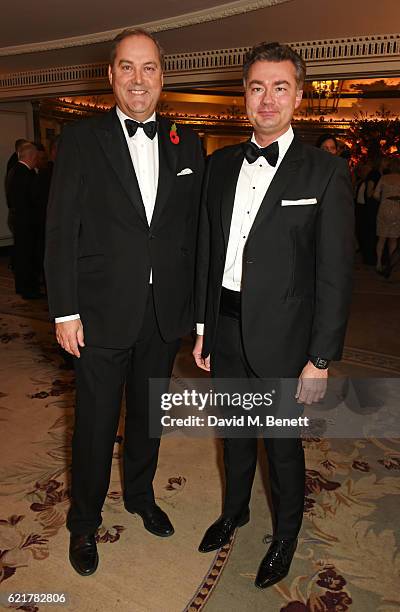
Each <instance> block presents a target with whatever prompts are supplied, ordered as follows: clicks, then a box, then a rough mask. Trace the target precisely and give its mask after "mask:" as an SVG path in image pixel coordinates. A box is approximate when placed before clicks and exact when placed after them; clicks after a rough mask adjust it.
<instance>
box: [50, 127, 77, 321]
mask: <svg viewBox="0 0 400 612" xmlns="http://www.w3.org/2000/svg"><path fill="white" fill-rule="evenodd" d="M83 182H84V177H83V175H82V172H81V160H80V152H79V147H78V144H77V141H76V138H75V136H74V128H73V127H72V126H66V127H65V128H64V131H63V134H62V137H61V140H60V144H59V147H58V153H57V159H56V162H55V166H54V171H53V177H52V183H51V189H50V195H49V204H48V209H47V223H46V253H45V273H46V282H47V293H48V300H49V311H50V316H51V318H55V317H62V316H67V315H71V314H74V313H77V312H79V305H78V289H77V264H78V237H79V228H80V195H81V190H82V187H83Z"/></svg>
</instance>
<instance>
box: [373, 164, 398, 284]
mask: <svg viewBox="0 0 400 612" xmlns="http://www.w3.org/2000/svg"><path fill="white" fill-rule="evenodd" d="M374 198H375V199H376V200H377V201H378V202H379V203H380V204H379V210H378V216H377V232H376V233H377V235H378V242H377V245H376V271H377V272H378V274H384V275H385V276H388V275H389V274H388V273H387V272H388V270H389V273H390V263H389V267H388V270H386V269H384V268H383V266H382V255H383V250H384V248H385V243H386V241H387V243H388V252H389V262H390V261H391V259H392V256H393V253H394V252H395V251H396V249H397V243H398V239H399V237H400V157H399V156H396V157H393V158H391V159H390V160H389V172H388V174H384V175H383V176H382V177H381V178H380V180H379V182H378V184H377V186H376V188H375V191H374Z"/></svg>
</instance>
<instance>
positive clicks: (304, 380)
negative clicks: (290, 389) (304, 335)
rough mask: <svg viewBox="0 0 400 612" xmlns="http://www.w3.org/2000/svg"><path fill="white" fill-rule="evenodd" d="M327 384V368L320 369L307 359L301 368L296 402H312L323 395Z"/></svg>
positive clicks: (320, 398) (308, 403)
mask: <svg viewBox="0 0 400 612" xmlns="http://www.w3.org/2000/svg"><path fill="white" fill-rule="evenodd" d="M327 386H328V369H326V370H320V369H319V368H316V367H315V365H314V364H312V363H311V361H309V362H308V363H306V365H305V366H304V368H303V371H302V373H301V374H300V377H299V382H298V385H297V391H296V395H295V397H296V399H297V403H298V404H307V405H310V404H313V403H317V402H320V401H321V400H322V399H324V397H325V393H326V388H327Z"/></svg>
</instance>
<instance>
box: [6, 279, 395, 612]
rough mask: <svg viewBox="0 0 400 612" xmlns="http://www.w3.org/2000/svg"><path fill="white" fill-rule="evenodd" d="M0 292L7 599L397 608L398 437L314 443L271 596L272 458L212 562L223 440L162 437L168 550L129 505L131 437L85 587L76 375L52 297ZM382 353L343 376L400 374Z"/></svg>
mask: <svg viewBox="0 0 400 612" xmlns="http://www.w3.org/2000/svg"><path fill="white" fill-rule="evenodd" d="M0 288H1V297H0V348H1V361H0V431H1V434H0V435H1V446H0V448H1V465H0V595H1V594H7V593H11V592H40V593H43V592H62V591H64V590H68V592H69V593H68V595H69V600H68V601H67V605H63V606H56V605H53V606H52V608H53V609H60V610H74V612H75V611H78V612H80V611H81V610H82V611H85V612H86V611H89V612H90V611H92V610H93V611H95V610H96V611H97V610H104V609H107V610H122V612H125V611H126V612H131V611H133V612H153V611H154V612H155V611H156V610H157V611H159V610H162V612H181V611H182V610H184V609H185V610H187V611H188V612H195V611H199V610H202V609H205V610H206V612H225V610H229V612H246V611H247V610H248V611H249V612H250V611H251V612H258V611H260V612H261V611H264V610H271V611H272V612H347V611H349V612H395V611H396V610H400V589H399V585H400V530H399V526H400V519H399V515H400V513H399V507H400V504H399V502H400V497H399V496H400V440H398V439H390V440H387V439H386V440H383V439H374V438H369V439H367V438H365V439H353V440H326V439H321V438H317V437H315V438H308V439H305V440H304V447H305V452H306V465H307V474H306V476H307V481H306V482H307V484H306V496H305V508H304V523H303V528H302V531H301V534H300V540H299V545H298V548H297V551H296V554H295V558H294V561H293V566H292V570H291V572H290V574H289V576H288V577H287V578H286V579H285V580H284V581H282V582H281V583H279V584H278V585H275V587H273V588H272V589H268V590H267V591H258V590H256V589H255V588H254V586H253V581H254V578H255V573H256V570H257V565H258V562H259V561H260V559H261V558H262V556H263V555H264V554H265V550H266V545H268V542H269V541H270V537H271V534H270V532H271V525H270V512H269V510H268V505H267V501H266V492H265V483H266V482H267V480H268V479H267V477H266V467H265V466H264V465H263V464H262V459H261V464H260V466H259V468H258V470H257V475H256V480H255V484H254V488H253V496H252V503H251V521H250V524H249V525H246V526H245V527H243V528H241V529H240V530H238V532H237V534H236V537H235V539H234V541H232V543H231V545H229V546H227V547H224V549H222V550H221V551H219V553H218V554H217V555H216V556H215V557H213V558H212V557H210V556H207V555H200V554H199V553H197V551H196V549H197V545H198V542H199V541H200V539H201V536H202V534H203V532H204V529H205V527H207V526H208V525H209V524H210V522H211V521H212V520H214V519H215V518H216V517H217V516H218V514H219V509H220V502H221V493H220V490H221V486H220V473H219V469H218V467H217V463H218V461H217V459H218V449H217V446H216V445H215V443H214V441H212V440H204V439H202V440H194V439H189V440H188V439H186V438H184V437H183V436H182V438H181V439H179V438H176V437H175V438H172V437H166V438H165V439H164V440H163V443H162V452H161V454H160V463H159V470H158V474H157V481H156V483H155V490H156V496H157V501H158V503H159V504H160V506H161V507H163V509H164V510H166V511H168V513H169V514H170V516H171V518H172V520H173V522H174V524H175V527H176V531H177V533H176V534H175V536H174V538H168V539H167V540H168V541H167V542H161V541H160V539H159V538H154V537H153V536H150V535H149V534H148V533H146V532H145V531H144V530H143V527H142V525H141V521H140V520H139V519H138V518H137V517H134V516H131V515H129V514H128V513H126V512H125V511H124V509H123V503H122V495H121V484H120V474H119V454H120V448H121V444H122V442H123V429H121V430H120V431H119V432H118V436H117V438H116V441H115V447H114V461H113V472H112V478H111V483H110V489H109V492H108V495H107V499H106V503H105V508H104V513H103V525H102V526H101V528H100V529H99V531H98V534H97V542H98V544H99V552H100V566H99V570H98V571H97V572H96V574H95V575H94V576H92V577H90V578H88V579H83V582H84V585H82V578H81V577H79V576H78V575H77V574H75V573H74V572H73V570H72V569H71V568H70V566H69V564H68V561H67V547H68V536H67V532H66V530H65V517H66V513H67V510H68V507H69V465H70V460H71V457H70V442H71V436H72V427H73V405H74V379H73V373H72V372H71V370H69V369H67V365H66V363H65V362H64V359H63V357H62V355H61V353H60V351H59V349H58V347H57V345H56V344H55V342H54V339H53V330H52V327H51V325H49V323H48V320H47V310H46V304H45V302H44V301H43V300H38V301H37V302H34V303H28V302H23V301H22V300H20V299H18V298H16V297H15V296H14V295H13V293H12V287H11V282H10V279H9V277H7V275H4V274H3V276H2V275H1V274H0ZM392 291H393V288H392ZM391 299H397V300H399V299H400V295H393V296H391ZM384 349H385V347H382V350H381V353H379V354H378V353H377V352H373V353H372V352H369V351H368V350H365V349H363V348H362V347H361V348H360V349H359V350H355V351H353V352H352V353H351V355H350V358H349V360H348V364H347V365H346V363H345V364H344V369H345V370H346V368H350V370H351V368H352V367H355V366H354V364H355V363H357V364H358V370H357V375H359V372H360V371H362V369H363V368H364V370H365V373H366V375H369V372H371V371H372V370H368V368H372V367H377V368H378V369H380V370H381V371H382V372H383V373H381V375H382V376H385V375H391V376H395V375H396V374H397V375H399V374H400V371H397V370H396V367H397V365H396V364H397V361H396V360H392V359H390V355H387V354H386V352H385V350H384ZM348 351H349V352H348V355H349V354H350V349H348ZM363 360H364V361H363ZM190 363H191V359H190V350H189V347H188V346H186V345H184V348H183V351H182V352H181V353H180V355H179V356H178V359H177V365H176V377H177V378H176V380H177V381H178V382H179V377H181V378H184V377H185V376H186V377H188V378H189V377H192V375H193V372H192V371H191V370H190V367H191V366H190ZM352 364H353V365H352ZM388 364H389V365H388ZM386 367H387V368H388V371H387V372H386V374H385V368H386ZM389 370H390V372H389ZM349 375H351V373H349ZM373 375H375V376H376V375H377V374H376V371H374V372H373ZM87 581H89V582H87ZM155 581H156V583H157V589H153V585H154V582H155ZM87 585H89V588H88V586H87ZM1 605H3V606H4V608H5V609H19V610H25V612H41V610H43V609H45V606H44V605H43V606H42V604H39V603H30V604H25V605H24V604H17V603H11V602H9V603H7V602H6V600H5V599H4V597H3V598H2V599H1Z"/></svg>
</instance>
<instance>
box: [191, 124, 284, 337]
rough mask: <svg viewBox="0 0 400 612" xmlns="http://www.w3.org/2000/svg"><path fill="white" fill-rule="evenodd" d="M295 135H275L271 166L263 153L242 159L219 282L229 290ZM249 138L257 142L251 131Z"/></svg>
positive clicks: (235, 285) (236, 286) (237, 282)
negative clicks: (254, 158) (250, 159)
mask: <svg viewBox="0 0 400 612" xmlns="http://www.w3.org/2000/svg"><path fill="white" fill-rule="evenodd" d="M293 138H294V134H293V129H292V127H291V126H290V127H289V129H288V130H287V131H286V132H285V133H284V134H282V136H280V137H279V138H278V139H277V142H278V144H279V157H278V161H277V164H276V166H270V164H269V163H268V162H267V160H266V159H265V157H259V158H258V160H257V161H255V162H254V163H253V164H249V162H248V161H247V159H246V158H244V160H243V164H242V167H241V169H240V172H239V178H238V182H237V186H236V193H235V201H234V204H233V211H232V219H231V227H230V230H229V240H228V247H227V250H226V259H225V268H224V276H223V279H222V286H223V287H225V288H226V289H230V290H232V291H240V290H241V287H242V265H243V250H244V247H245V245H246V241H247V238H248V235H249V233H250V230H251V228H252V225H253V223H254V220H255V218H256V215H257V213H258V210H259V208H260V206H261V203H262V201H263V199H264V196H265V194H266V192H267V191H268V188H269V186H270V184H271V182H272V179H273V178H274V176H275V173H276V171H277V170H278V168H279V165H280V164H281V162H282V160H283V158H284V157H285V155H286V152H287V150H288V148H289V147H290V145H291V143H292V140H293ZM251 141H252V142H254V143H255V144H256V145H257V146H258V147H259V146H260V145H259V144H258V142H257V141H256V139H255V136H254V134H253V136H252V139H251ZM197 333H198V334H199V335H202V334H203V333H204V325H203V324H201V323H198V324H197Z"/></svg>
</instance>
